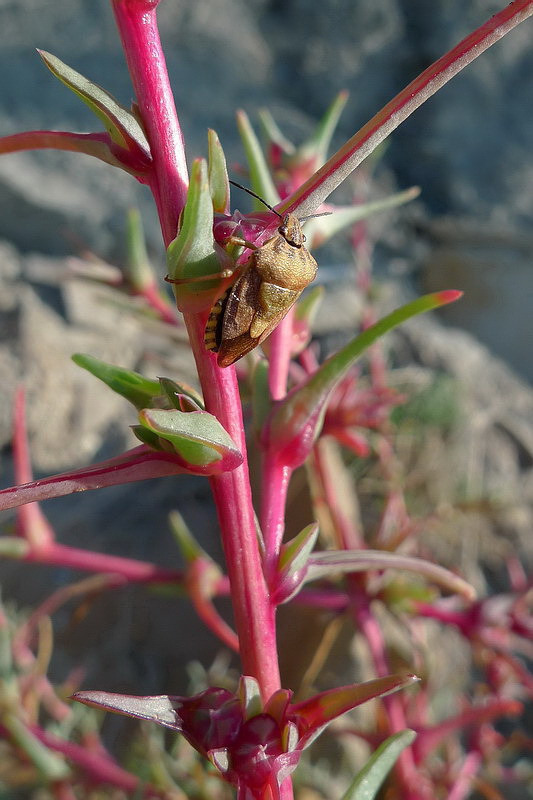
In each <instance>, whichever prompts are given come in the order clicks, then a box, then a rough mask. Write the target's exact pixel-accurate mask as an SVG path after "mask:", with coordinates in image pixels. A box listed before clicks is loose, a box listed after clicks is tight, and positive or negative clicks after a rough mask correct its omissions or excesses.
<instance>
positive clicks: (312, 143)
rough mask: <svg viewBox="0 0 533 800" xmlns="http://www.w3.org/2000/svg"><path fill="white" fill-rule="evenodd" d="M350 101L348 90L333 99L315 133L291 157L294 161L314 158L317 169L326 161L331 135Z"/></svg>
mask: <svg viewBox="0 0 533 800" xmlns="http://www.w3.org/2000/svg"><path fill="white" fill-rule="evenodd" d="M347 101H348V92H347V91H342V92H339V93H338V95H337V97H336V98H335V99H334V100H333V102H332V103H331V105H330V107H329V108H328V110H327V111H326V113H325V114H324V116H323V117H322V119H321V120H320V122H319V123H318V125H317V127H316V129H315V131H314V133H313V135H312V136H311V138H310V139H308V140H307V142H304V144H302V145H300V147H298V148H297V150H296V154H295V156H294V157H293V159H291V162H292V161H295V162H297V163H298V162H299V161H305V160H307V159H309V158H312V159H313V161H314V165H315V169H318V168H319V167H321V166H322V164H323V163H324V162H325V160H326V158H327V155H328V150H329V145H330V143H331V137H332V136H333V134H334V132H335V128H336V127H337V123H338V121H339V119H340V116H341V114H342V112H343V111H344V107H345V105H346V103H347Z"/></svg>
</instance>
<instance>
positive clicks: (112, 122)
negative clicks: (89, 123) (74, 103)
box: [38, 50, 150, 158]
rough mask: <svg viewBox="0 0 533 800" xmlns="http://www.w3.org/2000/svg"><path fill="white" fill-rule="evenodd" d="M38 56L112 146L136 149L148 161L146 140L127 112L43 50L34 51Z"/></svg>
mask: <svg viewBox="0 0 533 800" xmlns="http://www.w3.org/2000/svg"><path fill="white" fill-rule="evenodd" d="M38 53H39V55H40V56H41V58H42V59H43V61H44V63H45V64H46V66H47V67H48V69H49V70H50V72H52V74H53V75H55V76H56V78H59V80H60V81H61V82H62V83H64V84H65V86H67V87H68V88H69V89H71V90H72V91H73V92H74V94H76V95H78V97H79V98H80V99H81V100H83V102H84V103H85V104H86V105H87V106H88V107H89V108H90V109H91V111H92V112H93V113H94V114H96V116H97V117H98V118H99V119H100V120H101V121H102V122H103V124H104V126H105V128H106V130H107V132H108V133H109V135H110V137H111V139H112V140H113V141H114V142H115V144H117V145H118V146H119V147H123V148H124V149H125V150H136V149H140V150H141V151H142V152H143V154H144V155H145V157H148V158H150V146H149V144H148V140H147V139H146V136H145V134H144V131H143V129H142V127H141V126H140V124H139V122H138V120H137V119H136V117H135V116H134V115H133V114H132V113H131V111H128V109H127V108H125V107H124V106H122V105H120V103H118V102H117V101H116V100H115V98H114V97H113V96H112V95H110V94H109V92H106V90H105V89H102V87H101V86H98V85H97V84H96V83H93V82H92V81H90V80H88V79H87V78H85V77H84V76H83V75H80V73H79V72H76V70H74V69H72V68H71V67H69V66H67V64H64V63H63V61H61V60H60V59H59V58H56V56H53V55H52V54H51V53H47V52H46V51H45V50H38Z"/></svg>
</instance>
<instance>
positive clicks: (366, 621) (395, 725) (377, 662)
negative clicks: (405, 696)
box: [314, 441, 429, 797]
mask: <svg viewBox="0 0 533 800" xmlns="http://www.w3.org/2000/svg"><path fill="white" fill-rule="evenodd" d="M322 444H323V443H321V442H320V441H319V442H318V444H317V446H316V447H315V448H314V454H315V466H316V469H317V475H318V477H319V480H320V482H321V484H322V491H323V493H324V497H325V500H326V503H327V506H328V508H329V509H331V510H332V513H333V520H334V523H335V529H336V533H337V537H338V541H339V545H338V546H339V548H341V549H345V550H346V549H360V548H361V547H362V546H364V542H363V540H362V538H361V534H360V532H359V531H358V530H357V528H356V527H355V526H354V525H353V524H352V522H351V521H350V520H348V519H347V518H346V516H345V515H343V514H342V507H343V504H342V498H339V497H337V486H338V481H335V480H334V476H332V475H331V474H330V470H328V463H327V461H325V460H324V453H323V448H322V447H321V445H322ZM347 584H348V589H349V594H350V605H351V608H352V614H353V617H354V620H355V624H356V628H357V629H358V630H359V631H360V632H361V634H362V635H363V637H364V639H365V641H366V643H367V646H368V648H369V650H370V653H371V657H372V660H373V662H374V669H375V671H376V675H378V676H379V677H385V676H386V675H388V674H389V672H390V669H389V665H388V662H387V657H386V647H385V641H384V638H383V632H382V630H381V628H380V625H379V623H378V621H377V620H376V618H375V616H374V615H373V614H372V611H371V605H370V602H369V598H368V595H367V593H366V591H365V588H364V585H363V584H362V582H361V578H360V576H358V575H348V576H347ZM383 704H384V706H385V709H386V711H387V718H388V722H389V732H390V733H391V734H392V733H398V732H399V731H402V730H405V729H406V728H407V727H409V726H408V724H407V720H406V717H405V713H404V710H403V705H402V700H401V697H398V696H396V695H391V696H389V697H384V698H383ZM397 771H398V774H399V779H400V780H401V781H402V783H403V785H404V786H405V787H409V786H414V785H416V784H415V779H416V774H417V769H416V765H415V762H414V756H413V752H412V750H411V748H407V750H404V751H403V753H402V754H401V756H400V758H399V760H398V762H397ZM425 796H428V797H429V795H427V793H426V795H423V794H421V795H420V797H425Z"/></svg>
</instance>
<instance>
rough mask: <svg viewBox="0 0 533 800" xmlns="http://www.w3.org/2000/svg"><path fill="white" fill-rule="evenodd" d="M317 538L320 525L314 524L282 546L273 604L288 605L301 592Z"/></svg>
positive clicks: (273, 587)
mask: <svg viewBox="0 0 533 800" xmlns="http://www.w3.org/2000/svg"><path fill="white" fill-rule="evenodd" d="M317 538H318V525H317V523H316V522H314V523H312V524H311V525H308V526H307V527H306V528H304V529H303V530H302V531H300V533H299V534H298V535H297V536H295V537H294V539H291V541H290V542H287V543H286V544H283V545H282V546H281V552H280V556H279V560H278V574H277V576H276V583H275V585H274V586H271V587H270V591H271V595H272V600H273V602H276V603H286V602H287V601H288V600H290V599H291V598H292V597H294V595H295V594H297V593H298V592H299V591H300V588H301V587H302V585H303V583H304V581H305V576H306V574H307V564H308V561H309V556H310V555H311V553H312V551H313V547H314V546H315V543H316V540H317Z"/></svg>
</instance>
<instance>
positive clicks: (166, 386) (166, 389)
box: [159, 378, 205, 411]
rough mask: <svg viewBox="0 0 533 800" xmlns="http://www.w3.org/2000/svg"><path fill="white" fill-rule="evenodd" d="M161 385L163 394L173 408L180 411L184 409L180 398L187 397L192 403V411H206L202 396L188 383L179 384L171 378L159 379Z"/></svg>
mask: <svg viewBox="0 0 533 800" xmlns="http://www.w3.org/2000/svg"><path fill="white" fill-rule="evenodd" d="M159 384H160V386H161V389H162V391H163V393H164V394H165V395H166V397H167V398H168V401H169V403H170V406H171V408H177V409H178V410H179V411H183V410H184V409H183V408H182V407H181V405H182V404H181V402H180V397H186V398H188V400H189V401H190V403H191V410H193V411H205V407H204V401H203V399H202V396H201V395H200V394H199V393H198V392H197V391H196V389H193V387H192V386H189V384H188V383H178V382H177V381H173V380H171V379H170V378H159Z"/></svg>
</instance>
